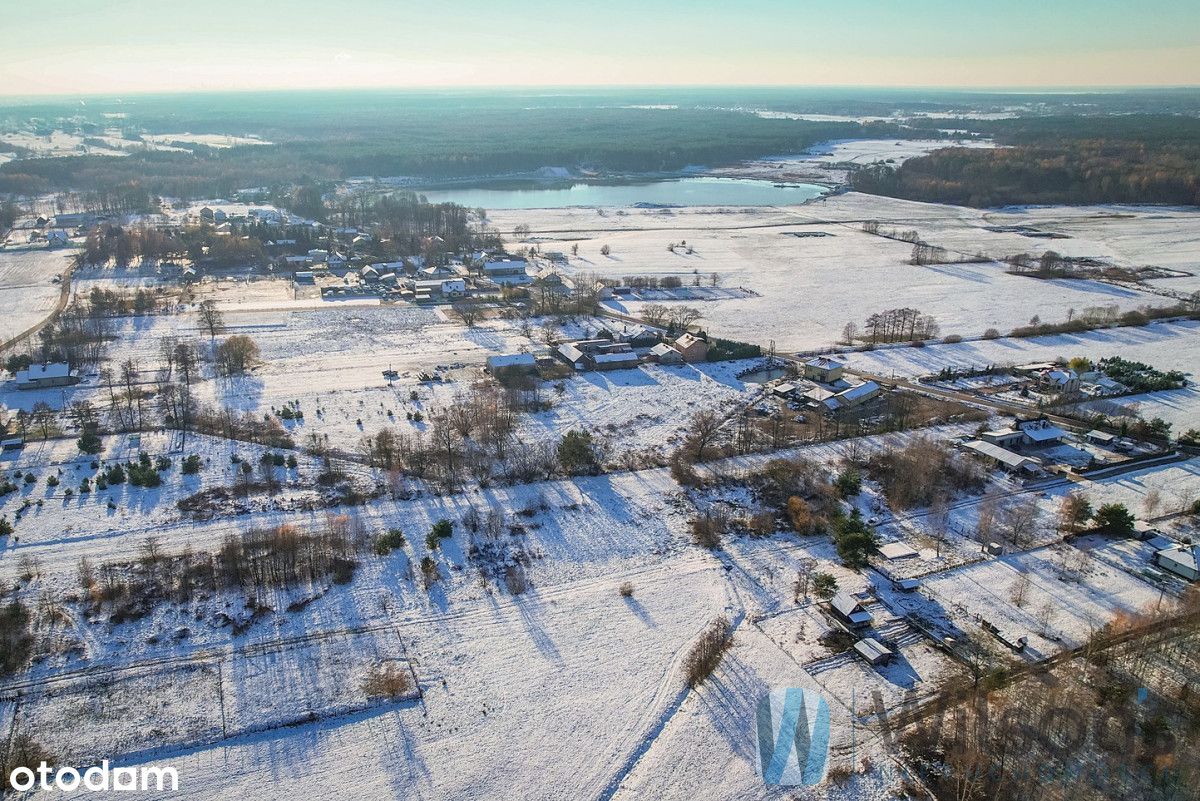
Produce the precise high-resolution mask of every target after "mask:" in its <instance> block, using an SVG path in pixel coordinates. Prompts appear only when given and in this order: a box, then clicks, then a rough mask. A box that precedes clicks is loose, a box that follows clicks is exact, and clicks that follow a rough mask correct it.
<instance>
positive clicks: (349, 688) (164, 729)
mask: <svg viewBox="0 0 1200 801" xmlns="http://www.w3.org/2000/svg"><path fill="white" fill-rule="evenodd" d="M387 664H390V665H394V666H395V667H396V668H397V669H398V670H400V671H401V672H403V673H404V674H407V675H409V676H410V684H409V687H410V688H411V689H410V690H409V691H408V692H405V693H403V695H402V697H404V698H410V699H411V698H416V696H417V690H416V685H415V683H411V675H412V674H411V673H409V666H408V662H407V660H405V659H404V658H403V648H402V646H401V644H400V642H399V637H398V635H397V634H396V633H395V632H394V631H393V630H391V629H384V630H382V631H380V632H378V633H362V634H344V635H333V636H328V637H322V638H317V639H313V640H310V641H306V642H299V643H294V644H286V645H281V646H272V647H254V646H250V647H246V648H240V649H236V650H234V651H232V652H230V653H229V654H228V655H225V656H212V657H200V658H198V659H196V660H195V661H191V662H185V663H183V664H168V665H166V666H155V667H152V668H133V669H129V670H119V669H118V670H117V671H116V672H113V673H110V674H105V675H103V676H98V677H93V678H80V679H74V680H70V681H66V682H53V683H50V684H47V685H43V686H41V687H39V688H37V689H34V690H32V691H27V692H26V693H25V695H24V696H23V698H22V700H21V704H20V707H19V711H18V719H17V723H16V725H17V729H18V730H19V731H25V732H29V733H30V734H32V735H34V736H35V738H36V739H37V740H38V742H39V743H40V744H41V745H43V746H44V747H46V748H47V749H49V751H50V752H51V753H52V754H54V756H55V759H56V761H61V762H62V763H63V764H74V765H84V764H91V763H94V762H98V761H99V760H100V759H104V758H107V759H114V760H116V759H123V760H130V759H138V758H141V757H142V756H144V755H147V754H150V753H153V752H163V751H172V750H176V749H180V748H185V747H188V746H195V745H205V744H208V743H213V742H216V741H219V740H222V739H224V738H226V737H237V736H240V735H243V734H248V733H250V732H258V731H268V730H270V729H275V728H279V727H281V726H289V725H294V724H296V723H301V722H309V721H313V720H322V719H326V718H330V717H335V716H339V715H344V714H347V713H350V712H356V711H361V710H364V709H368V708H370V707H372V706H376V705H378V704H380V703H383V702H385V701H386V699H385V698H383V697H380V696H369V695H368V694H367V693H366V692H365V689H364V682H365V681H366V679H367V676H368V673H369V671H370V670H371V669H372V668H374V667H377V666H380V665H387Z"/></svg>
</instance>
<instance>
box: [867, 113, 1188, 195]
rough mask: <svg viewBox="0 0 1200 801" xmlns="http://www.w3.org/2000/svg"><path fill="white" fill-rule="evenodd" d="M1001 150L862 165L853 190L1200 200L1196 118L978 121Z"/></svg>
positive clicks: (951, 152) (945, 152) (965, 151)
mask: <svg viewBox="0 0 1200 801" xmlns="http://www.w3.org/2000/svg"><path fill="white" fill-rule="evenodd" d="M980 127H981V128H983V129H984V130H985V131H986V132H988V133H990V134H991V135H992V136H994V137H995V139H996V141H997V144H999V145H1003V146H1002V147H998V148H996V149H967V148H946V149H944V150H939V151H937V152H935V153H931V154H930V155H928V156H925V157H922V158H916V159H911V160H909V161H907V162H905V163H904V164H902V165H900V166H899V167H898V168H893V167H890V166H887V165H876V166H872V167H869V168H866V169H863V170H860V171H858V172H857V173H856V174H855V175H854V177H853V183H854V188H855V189H858V190H859V191H863V192H870V193H873V194H881V195H890V196H893V197H901V198H907V199H910V200H925V201H934V202H938V203H953V204H956V205H966V206H978V207H985V206H1003V205H1010V204H1029V203H1039V204H1041V203H1045V204H1053V203H1170V204H1176V205H1200V120H1198V119H1194V118H1189V117H1176V116H1168V115H1151V116H1124V117H1096V118H1093V117H1088V118H1081V117H1044V118H1040V117H1034V118H1020V119H1013V120H999V121H992V122H988V123H985V124H983V125H981V126H980Z"/></svg>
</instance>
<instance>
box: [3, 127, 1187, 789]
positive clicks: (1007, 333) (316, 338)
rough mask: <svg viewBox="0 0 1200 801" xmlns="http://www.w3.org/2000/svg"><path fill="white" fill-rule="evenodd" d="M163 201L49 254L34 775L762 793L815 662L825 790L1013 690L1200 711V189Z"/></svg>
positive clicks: (56, 212)
mask: <svg viewBox="0 0 1200 801" xmlns="http://www.w3.org/2000/svg"><path fill="white" fill-rule="evenodd" d="M47 141H48V140H47ZM164 141H167V140H164ZM170 141H175V140H170ZM984 144H985V145H986V143H984ZM901 145H902V143H901V142H884V141H878V142H877V141H863V142H850V143H839V144H837V145H836V148H835V149H832V150H831V149H830V148H816V149H814V151H813V152H812V154H810V155H808V156H806V157H805V158H806V159H808V162H809V164H808V167H809V168H811V169H818V168H821V169H825V170H827V171H831V172H832V171H836V170H837V169H840V167H839V165H841V164H845V163H854V162H855V160H856V159H860V158H862V159H866V160H867V161H866V163H873V161H874V160H876V159H877V158H878V155H877V154H878V153H883V154H884V155H887V156H889V157H890V158H893V159H899V160H901V161H902V160H903V158H904V157H905V155H906V154H907V155H917V154H919V153H922V152H928V151H929V150H931V149H932V148H933V145H929V144H921V143H914V142H911V141H910V142H904V143H903V146H901ZM247 146H249V145H247ZM981 146H983V145H981ZM856 148H858V149H857V150H856ZM922 148H924V150H922ZM835 150H836V155H834V152H835ZM892 151H895V152H896V155H894V156H893V155H892ZM910 151H911V152H910ZM802 161H803V160H802ZM730 169H731V172H730V175H729V176H727V177H729V178H731V179H733V178H739V177H741V178H746V177H756V176H758V175H761V174H763V173H766V174H767V175H771V174H772V173H771V170H779V169H789V170H790V169H797V166H796V164H789V165H786V166H784V165H773V164H771V163H769V162H766V161H763V162H748V163H745V164H742V165H740V166H739V167H737V168H736V169H734V168H730ZM276 200H277V199H276ZM156 202H157V204H158V207H157V210H156V211H155V212H154V213H144V212H137V213H128V212H124V211H122V210H120V209H119V208H108V209H105V208H102V207H101V206H102V204H98V203H96V202H94V199H89V198H87V197H84V196H65V195H58V196H54V195H43V196H41V197H38V198H36V199H34V200H32V201H29V202H26V203H23V204H22V205H21V206H20V208H19V213H17V214H15V219H14V220H13V224H12V226H11V228H10V229H9V230H8V231H7V233H6V234H5V238H4V240H3V247H2V248H0V306H2V307H3V309H4V311H5V313H4V315H3V319H4V322H3V323H0V325H2V326H3V329H2V330H0V340H3V351H2V353H0V360H2V363H3V368H4V374H3V382H2V383H0V431H2V432H3V434H2V448H3V450H2V452H0V590H2V593H3V607H2V609H0V737H2V738H3V740H2V741H0V742H3V744H4V747H5V749H6V750H5V754H6V759H7V760H8V762H6V764H15V763H13V760H15V759H34V758H35V757H37V758H45V757H49V758H51V759H53V760H54V761H56V763H61V764H71V765H78V766H85V765H89V764H92V763H94V762H96V761H97V760H100V759H102V758H111V759H114V760H121V761H123V762H124V763H126V764H138V763H139V762H141V761H146V760H153V759H168V758H169V759H170V761H171V762H172V763H173V764H175V765H177V766H178V768H179V771H180V774H181V777H182V781H181V786H182V788H183V789H184V790H185V791H186V792H182V793H181V794H180V797H197V798H199V797H230V798H232V797H242V795H241V794H242V793H243V792H244V791H245V788H246V787H247V786H248V785H247V784H246V782H249V781H251V780H252V778H253V776H254V775H255V772H256V771H257V770H260V769H261V763H262V761H263V759H264V758H265V756H264V755H265V754H266V753H275V754H276V756H275V757H273V758H277V759H281V760H282V764H283V765H284V767H281V768H279V770H280V771H281V772H282V773H284V774H288V775H289V776H290V777H291V779H292V780H294V781H304V782H316V783H317V786H320V787H322V788H324V790H325V797H332V798H340V797H350V795H353V796H354V797H356V798H360V797H383V796H385V795H386V796H387V797H393V796H396V797H399V796H408V795H410V794H411V795H413V796H419V797H471V798H473V797H485V796H486V797H506V798H518V797H546V796H544V795H539V794H538V793H537V792H533V791H532V790H531V789H530V788H528V787H525V786H522V782H523V781H527V774H525V773H523V772H514V771H510V769H509V766H510V765H511V764H512V763H514V762H516V761H518V760H520V761H523V762H524V763H526V764H530V765H536V766H537V769H538V770H539V771H540V772H541V778H540V779H539V781H540V782H541V785H542V787H543V788H545V787H554V786H558V787H564V788H566V787H569V788H570V790H569V792H565V794H566V795H567V796H570V797H578V798H602V799H610V798H641V797H650V798H692V797H696V796H697V795H703V790H704V788H705V787H706V786H708V785H710V784H711V783H712V782H717V781H720V782H723V783H725V786H726V787H728V788H734V789H733V790H730V792H729V793H728V794H727V795H729V796H736V795H738V794H739V793H743V794H747V795H751V794H753V793H754V792H758V791H759V790H761V786H760V784H761V783H760V781H759V779H758V778H757V777H756V774H755V768H754V756H753V754H752V753H751V754H747V753H744V752H743V751H739V749H741V748H743V746H741V745H738V744H737V743H738V742H739V740H738V738H740V737H741V736H742V733H743V731H748V730H750V729H751V727H752V726H753V720H752V717H753V711H752V710H753V708H752V707H744V706H743V705H742V704H741V703H740V702H737V701H735V698H736V697H738V696H739V695H745V696H747V697H752V696H754V695H755V694H756V693H758V692H760V689H761V688H762V687H765V686H770V685H772V684H773V683H776V682H777V681H783V680H785V679H786V681H787V682H789V683H790V684H791V685H792V686H797V682H801V684H800V685H798V686H805V687H810V688H812V689H814V690H817V691H819V692H820V693H821V694H822V695H823V697H825V698H826V699H828V702H829V704H830V706H831V708H832V716H833V719H834V721H835V724H836V725H835V728H834V733H833V739H832V741H831V743H830V758H829V768H828V773H827V776H826V778H825V780H824V783H823V784H822V785H821V787H820V792H821V793H822V794H821V795H820V796H808V795H804V796H791V795H789V796H785V795H782V793H783V792H784V791H785V789H786V788H784V789H780V793H781V794H780V795H779V796H778V797H780V798H783V797H804V798H809V797H822V798H836V799H880V801H883V799H893V798H932V797H934V796H932V795H930V788H931V786H932V784H933V783H934V780H933V779H931V778H930V776H931V774H930V773H929V772H927V771H923V770H922V768H921V765H920V763H919V760H918V758H917V757H915V756H914V754H918V753H922V752H921V750H920V749H921V747H922V743H921V742H920V741H919V740H920V737H922V736H928V732H926V731H925V730H924V729H922V728H921V726H920V725H919V724H921V723H922V721H927V719H928V718H929V717H930V716H932V715H934V714H940V713H941V712H942V711H944V710H945V709H946V708H947V707H948V706H953V705H954V704H955V703H956V699H960V698H962V697H965V695H966V694H967V693H969V692H971V691H972V690H977V689H979V688H981V687H983V688H987V689H988V691H989V692H991V693H992V694H993V696H994V697H996V698H1003V697H1004V696H1005V693H1009V692H1013V691H1014V688H1017V687H1019V686H1021V685H1022V684H1025V683H1039V686H1041V685H1044V686H1047V687H1055V688H1058V689H1055V690H1054V692H1055V693H1056V694H1057V695H1055V697H1056V698H1059V700H1060V702H1061V703H1068V704H1077V705H1081V706H1083V707H1090V706H1093V705H1094V704H1095V703H1098V702H1094V701H1093V700H1091V699H1090V696H1087V697H1085V690H1086V689H1087V688H1091V687H1093V686H1095V687H1099V688H1101V689H1100V690H1097V692H1101V690H1102V691H1103V693H1107V694H1108V695H1107V696H1105V697H1109V698H1111V697H1116V696H1128V695H1129V694H1131V693H1135V692H1137V691H1138V690H1137V688H1139V687H1142V688H1146V687H1148V688H1149V693H1150V696H1151V697H1152V698H1154V699H1159V700H1156V701H1153V703H1156V704H1160V706H1161V711H1159V712H1157V713H1155V714H1157V715H1159V717H1160V718H1162V719H1163V720H1168V719H1170V720H1172V721H1174V720H1176V719H1184V718H1186V716H1187V715H1192V716H1193V717H1192V718H1190V720H1192V721H1193V725H1194V722H1195V720H1196V718H1195V717H1194V716H1195V715H1196V709H1197V706H1196V700H1195V692H1196V689H1197V688H1196V686H1195V679H1196V676H1197V669H1198V667H1200V665H1198V664H1197V661H1198V659H1200V651H1198V650H1197V649H1196V648H1195V644H1196V641H1197V639H1198V637H1200V629H1198V628H1197V626H1196V622H1197V616H1198V615H1200V594H1198V593H1197V587H1198V586H1200V585H1198V584H1197V579H1198V578H1200V572H1198V566H1197V557H1198V555H1200V539H1198V534H1200V531H1198V529H1200V392H1198V390H1197V387H1196V384H1195V381H1196V380H1197V379H1196V376H1197V375H1198V374H1200V213H1197V212H1196V210H1195V209H1183V208H1175V207H1170V208H1162V207H1150V206H1146V207H1133V206H1115V205H1113V206H1099V205H1097V206H1071V207H1067V206H1057V207H1050V206H1045V207H1035V206H1030V207H1012V208H1005V209H1002V210H978V209H973V208H967V207H962V206H950V205H943V204H937V203H921V202H916V201H908V200H898V199H893V198H886V197H879V196H874V195H867V194H863V193H860V192H856V191H853V190H852V189H850V188H849V187H847V186H846V185H845V184H843V183H837V184H836V186H835V188H833V189H831V190H830V191H828V192H826V193H824V194H822V195H821V196H820V197H817V198H814V199H812V200H809V201H807V202H805V203H800V204H797V205H793V206H781V205H780V206H752V207H751V206H747V207H740V208H732V207H701V206H687V207H670V206H657V205H646V206H627V207H620V208H605V207H569V208H556V209H496V210H485V209H467V208H463V207H458V206H450V205H440V204H431V203H427V202H425V200H424V199H423V198H421V197H420V196H418V195H415V194H412V193H409V192H407V191H396V190H395V189H394V188H393V187H390V186H388V185H386V184H380V183H378V182H373V181H369V180H365V179H364V180H357V181H348V182H344V183H341V184H339V185H338V187H337V188H336V190H335V191H332V192H327V193H325V194H324V195H323V196H318V197H317V198H316V201H315V205H316V206H318V207H320V211H321V213H320V214H314V212H313V208H314V201H313V200H312V199H311V198H309V199H308V200H307V202H306V203H304V204H300V203H297V204H295V208H293V207H289V206H287V205H286V204H282V203H278V202H276V201H275V200H272V198H271V197H270V196H269V195H268V193H266V192H265V191H264V190H256V189H246V190H242V191H239V192H236V193H233V194H232V195H231V196H230V197H228V198H224V199H219V198H210V199H208V200H205V201H173V200H171V199H169V198H160V199H157V200H156ZM297 209H301V210H303V213H301V212H300V211H298V210H297ZM316 217H321V218H323V219H322V221H320V222H318V221H317V220H316ZM1180 638H1183V639H1180ZM1181 642H1183V643H1187V644H1190V646H1189V647H1182V646H1181V645H1180V643H1181ZM1101 655H1102V656H1103V658H1102V659H1101ZM1089 660H1090V661H1089ZM1181 687H1183V688H1187V689H1181ZM1189 689H1190V692H1191V693H1192V695H1191V696H1189V695H1188V694H1187V691H1188V690H1189ZM1046 695H1047V697H1048V696H1049V695H1050V691H1049V690H1047V691H1046ZM1064 698H1065V699H1069V700H1067V701H1063V700H1062V699H1064ZM1163 699H1171V700H1170V701H1169V702H1168V700H1163ZM1180 699H1182V700H1180ZM1189 699H1190V700H1189ZM600 707H603V709H604V710H605V711H604V713H603V714H604V716H605V718H604V719H605V720H606V721H607V722H606V723H605V724H604V725H603V726H601V727H598V728H591V729H587V730H585V729H583V728H580V727H579V726H577V725H576V724H577V719H578V718H577V717H576V716H577V715H580V714H588V713H586V712H585V710H586V709H588V708H592V709H593V711H594V710H595V708H600ZM1147 708H1149V707H1147ZM951 714H952V713H951ZM1147 714H1149V713H1147ZM1156 719H1158V718H1156ZM1179 725H1184V724H1179ZM914 726H915V727H916V728H915V730H916V733H915V734H913V733H911V731H910V733H909V734H908V735H905V734H904V731H905V730H906V728H907V729H912V728H913V727H914ZM992 736H996V737H1002V738H1008V740H1009V741H1011V742H1013V743H1017V742H1022V743H1025V744H1024V745H1022V746H1020V747H1022V748H1027V749H1031V750H1033V749H1039V748H1044V744H1039V743H1037V742H1032V741H1031V742H1028V743H1026V742H1025V741H1023V740H1018V739H1014V738H1016V737H1017V735H1016V734H1014V733H1013V731H1008V730H1005V731H1004V732H1003V733H1002V734H996V733H994V732H993V733H992ZM905 737H907V739H904V738H905ZM996 742H998V741H996ZM468 745H469V748H470V752H471V765H470V769H469V770H466V769H463V770H451V771H447V770H444V769H441V768H442V767H444V766H446V765H454V764H458V763H457V761H458V760H459V759H461V758H463V757H462V755H463V754H464V753H465V751H466V750H467V746H468ZM926 745H928V744H926ZM730 747H732V748H733V749H734V753H735V756H736V758H735V759H734V760H733V762H732V763H731V762H730V761H729V759H728V758H727V757H726V756H724V753H725V752H724V751H722V749H726V750H727V749H729V748H730ZM746 747H748V746H746ZM989 747H990V748H991V749H992V752H993V753H999V748H998V746H996V744H995V742H993V743H992V745H991V746H989ZM1017 747H1018V746H1017V745H1014V746H1013V748H1014V749H1015V748H1017ZM1157 747H1158V746H1157V744H1156V741H1155V740H1153V738H1149V737H1139V738H1136V740H1135V743H1134V744H1133V745H1132V746H1130V745H1128V744H1125V743H1124V742H1122V743H1118V744H1117V745H1116V746H1114V747H1113V751H1112V753H1111V754H1109V753H1108V752H1104V751H1102V750H1101V751H1097V755H1096V756H1095V761H1096V762H1097V763H1098V764H1099V763H1103V762H1104V761H1105V760H1106V759H1109V758H1111V759H1113V760H1114V761H1115V760H1118V759H1119V758H1120V754H1121V752H1124V754H1125V755H1128V754H1129V753H1131V749H1132V751H1134V752H1136V753H1137V756H1138V759H1140V760H1144V761H1148V762H1153V760H1154V759H1155V755H1156V753H1157V752H1156V751H1155V749H1156V748H1157ZM984 750H985V751H986V750H987V749H986V748H985V749H984ZM930 752H932V751H930ZM361 753H369V754H371V755H372V757H371V758H372V759H378V760H379V761H380V762H381V763H383V762H384V761H386V762H388V764H390V765H391V766H392V767H391V768H389V769H388V770H387V771H380V772H378V773H377V774H369V775H366V776H365V777H360V778H362V780H363V781H366V782H367V783H368V784H367V788H366V789H364V788H363V787H362V786H361V785H359V786H358V787H356V788H355V789H354V791H353V793H352V792H351V790H350V788H349V787H348V786H342V787H339V788H337V789H335V784H336V777H337V776H338V775H339V771H340V770H342V768H341V767H340V764H339V761H344V760H346V759H347V755H349V754H361ZM1039 753H1041V752H1039ZM280 754H282V755H280ZM954 756H955V755H950V756H947V757H945V758H946V759H948V760H949V759H953V758H954ZM1043 756H1044V755H1043ZM1047 759H1049V757H1047ZM397 766H398V767H397ZM1006 769H1007V768H1006ZM522 777H525V778H522ZM1139 781H1141V780H1140V779H1137V778H1131V779H1128V780H1127V784H1126V785H1125V786H1124V792H1127V793H1128V795H1124V796H1120V797H1144V798H1150V797H1152V796H1151V795H1149V794H1146V795H1140V793H1143V792H1145V793H1149V792H1150V791H1149V790H1146V789H1145V788H1144V787H1143V786H1142V785H1141V784H1139V783H1138V782H1139ZM371 782H378V785H372V784H371ZM756 787H757V788H759V790H752V789H751V788H756ZM188 788H191V789H190V790H189V789H188ZM737 788H742V789H741V790H737ZM735 790H736V792H735ZM739 797H740V796H739ZM772 797H775V796H772ZM964 797H966V796H964ZM1038 797H1050V796H1038ZM1072 797H1074V796H1072ZM1109 797H1118V796H1116V795H1113V796H1109ZM1154 797H1158V796H1154ZM1164 797H1166V796H1164ZM1171 797H1180V798H1182V797H1183V796H1171Z"/></svg>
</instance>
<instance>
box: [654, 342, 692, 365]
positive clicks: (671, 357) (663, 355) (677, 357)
mask: <svg viewBox="0 0 1200 801" xmlns="http://www.w3.org/2000/svg"><path fill="white" fill-rule="evenodd" d="M646 358H647V359H649V360H650V361H652V362H658V363H659V364H683V354H682V353H680V352H679V351H677V350H675V348H673V347H671V346H670V345H668V344H667V343H666V342H659V343H658V344H657V345H655V346H654V347H653V348H651V349H650V352H649V353H648V354H646Z"/></svg>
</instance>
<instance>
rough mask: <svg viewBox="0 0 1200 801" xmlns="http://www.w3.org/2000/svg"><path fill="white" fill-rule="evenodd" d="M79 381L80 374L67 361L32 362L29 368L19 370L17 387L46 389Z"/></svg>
mask: <svg viewBox="0 0 1200 801" xmlns="http://www.w3.org/2000/svg"><path fill="white" fill-rule="evenodd" d="M77 383H79V376H78V375H76V374H75V373H73V372H72V371H71V366H70V365H68V364H67V363H66V362H54V363H51V364H31V365H29V369H28V370H18V371H17V389H46V388H47V387H66V386H70V385H71V384H77Z"/></svg>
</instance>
